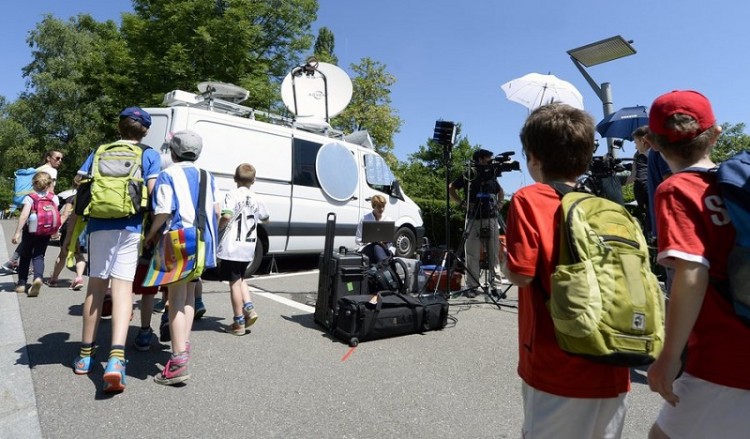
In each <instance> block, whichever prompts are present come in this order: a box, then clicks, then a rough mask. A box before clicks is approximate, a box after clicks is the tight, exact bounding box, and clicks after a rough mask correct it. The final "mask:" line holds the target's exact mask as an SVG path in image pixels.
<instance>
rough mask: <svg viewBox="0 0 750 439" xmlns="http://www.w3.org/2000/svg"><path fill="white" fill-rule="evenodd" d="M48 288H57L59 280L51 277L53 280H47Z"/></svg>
mask: <svg viewBox="0 0 750 439" xmlns="http://www.w3.org/2000/svg"><path fill="white" fill-rule="evenodd" d="M47 286H48V287H52V288H56V287H57V279H56V278H54V277H51V278H49V279H47Z"/></svg>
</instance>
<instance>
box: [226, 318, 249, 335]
mask: <svg viewBox="0 0 750 439" xmlns="http://www.w3.org/2000/svg"><path fill="white" fill-rule="evenodd" d="M246 326H247V321H245V322H240V323H237V322H232V324H231V325H229V326H227V327H226V328H224V332H226V333H227V334H232V335H237V336H242V335H245V334H247V329H245V328H246Z"/></svg>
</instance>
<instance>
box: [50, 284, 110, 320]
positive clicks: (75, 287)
mask: <svg viewBox="0 0 750 439" xmlns="http://www.w3.org/2000/svg"><path fill="white" fill-rule="evenodd" d="M50 282H51V280H50ZM50 286H51V285H50ZM81 288H83V278H80V277H77V278H75V280H74V281H73V283H71V284H70V287H68V289H71V290H73V291H78V290H80V289H81ZM110 300H111V299H110ZM111 313H112V311H110V315H111Z"/></svg>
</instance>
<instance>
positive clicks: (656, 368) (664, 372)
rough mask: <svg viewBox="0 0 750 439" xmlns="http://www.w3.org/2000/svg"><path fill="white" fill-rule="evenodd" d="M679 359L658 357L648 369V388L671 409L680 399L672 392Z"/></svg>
mask: <svg viewBox="0 0 750 439" xmlns="http://www.w3.org/2000/svg"><path fill="white" fill-rule="evenodd" d="M680 365H681V363H680V358H679V357H677V358H675V359H671V358H668V357H667V356H666V355H660V356H659V358H657V359H656V361H654V363H653V364H651V366H650V367H649V368H648V387H649V388H650V389H651V390H652V391H654V392H657V393H659V395H661V397H662V398H664V400H665V401H667V403H669V404H670V405H671V406H672V407H674V406H676V405H677V403H678V402H680V397H679V396H677V395H675V394H674V392H673V391H672V383H674V379H675V378H676V377H677V374H678V373H679V372H680Z"/></svg>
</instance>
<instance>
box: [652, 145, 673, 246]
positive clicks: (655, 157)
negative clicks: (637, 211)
mask: <svg viewBox="0 0 750 439" xmlns="http://www.w3.org/2000/svg"><path fill="white" fill-rule="evenodd" d="M647 166H648V180H647V183H648V213H649V218H650V219H651V234H652V235H654V238H656V215H655V214H654V194H656V187H657V186H659V184H661V182H662V181H664V179H665V178H666V177H667V176H669V175H671V174H672V170H671V169H669V164H668V163H667V161H666V160H664V157H662V156H661V154H660V153H659V152H658V151H655V150H654V149H653V148H652V149H649V150H648V165H647Z"/></svg>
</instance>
